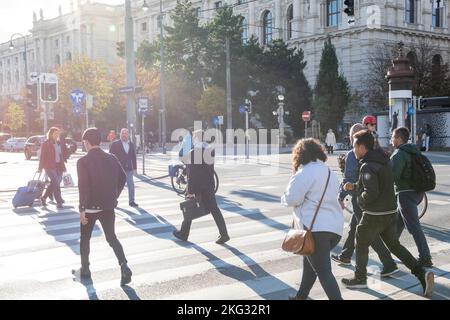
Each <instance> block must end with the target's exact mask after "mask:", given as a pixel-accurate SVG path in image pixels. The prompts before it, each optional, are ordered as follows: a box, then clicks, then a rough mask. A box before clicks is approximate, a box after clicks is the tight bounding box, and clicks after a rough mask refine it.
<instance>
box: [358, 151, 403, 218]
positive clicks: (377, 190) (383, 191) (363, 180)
mask: <svg viewBox="0 0 450 320" xmlns="http://www.w3.org/2000/svg"><path fill="white" fill-rule="evenodd" d="M389 162H390V159H389V157H388V156H387V155H386V154H385V153H384V152H383V151H382V150H381V149H376V150H373V151H369V152H368V153H367V154H366V156H365V157H364V158H363V159H361V161H360V171H359V172H360V173H359V180H358V185H357V196H358V204H359V206H360V208H361V209H362V211H363V212H364V213H367V214H372V215H385V214H393V213H396V211H397V199H396V196H395V189H394V175H393V174H392V169H391V167H390V163H389Z"/></svg>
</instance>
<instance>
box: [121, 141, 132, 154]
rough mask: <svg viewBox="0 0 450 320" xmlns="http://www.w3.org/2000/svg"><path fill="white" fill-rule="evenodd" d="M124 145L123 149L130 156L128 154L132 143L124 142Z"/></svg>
mask: <svg viewBox="0 0 450 320" xmlns="http://www.w3.org/2000/svg"><path fill="white" fill-rule="evenodd" d="M122 145H123V149H124V150H125V153H126V154H128V152H130V143H129V142H128V141H127V142H123V141H122Z"/></svg>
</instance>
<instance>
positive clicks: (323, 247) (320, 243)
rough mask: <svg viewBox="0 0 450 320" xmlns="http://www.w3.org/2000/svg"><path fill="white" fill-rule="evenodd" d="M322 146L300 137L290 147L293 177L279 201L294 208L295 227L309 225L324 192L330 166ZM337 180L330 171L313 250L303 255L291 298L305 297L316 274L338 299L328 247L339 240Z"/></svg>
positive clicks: (314, 231) (340, 222)
mask: <svg viewBox="0 0 450 320" xmlns="http://www.w3.org/2000/svg"><path fill="white" fill-rule="evenodd" d="M326 160H327V156H326V154H325V151H324V149H323V148H322V146H321V145H320V144H319V143H317V142H316V141H315V140H313V139H306V140H305V139H304V140H300V141H299V142H298V143H297V145H296V146H295V147H294V150H293V160H292V165H293V170H294V176H293V177H292V179H291V181H290V182H289V185H288V187H287V190H286V193H285V194H284V196H283V197H282V198H281V203H282V204H283V205H285V206H287V207H293V208H294V213H293V215H294V221H295V225H296V226H297V228H298V227H299V226H300V228H302V227H303V229H308V228H310V227H311V223H312V220H313V218H314V214H315V212H316V209H317V206H318V205H319V202H320V199H321V197H322V195H323V193H324V190H325V186H326V182H327V178H328V173H329V172H330V171H329V168H328V167H327V166H326V165H325V162H326ZM338 193H339V181H338V178H337V177H336V175H335V174H334V173H333V172H331V175H330V181H329V184H328V188H327V190H326V192H325V196H324V199H323V202H322V205H321V206H320V209H319V212H318V214H317V218H316V221H315V224H314V227H313V229H312V234H313V238H314V241H315V252H314V254H313V255H311V256H305V257H304V258H303V277H302V282H301V285H300V289H299V291H298V293H297V295H296V296H294V297H289V299H290V300H306V299H307V298H308V295H309V292H310V290H311V288H312V287H313V285H314V283H315V281H316V279H317V277H318V278H319V281H320V283H321V285H322V287H323V289H324V290H325V293H326V294H327V296H328V298H329V299H330V300H341V299H342V296H341V292H340V290H339V286H338V284H337V282H336V278H335V277H334V275H333V272H332V270H331V259H330V252H331V250H332V249H333V248H334V247H335V246H336V245H337V244H338V243H339V241H340V240H341V237H342V234H343V229H344V215H343V212H342V208H341V206H340V205H339V202H338Z"/></svg>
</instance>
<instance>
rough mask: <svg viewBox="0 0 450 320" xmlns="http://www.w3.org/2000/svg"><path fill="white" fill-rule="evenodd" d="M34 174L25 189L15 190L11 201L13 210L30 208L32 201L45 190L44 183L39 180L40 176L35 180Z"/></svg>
mask: <svg viewBox="0 0 450 320" xmlns="http://www.w3.org/2000/svg"><path fill="white" fill-rule="evenodd" d="M36 174H37V173H36ZM36 174H35V175H34V177H33V180H31V181H30V182H28V185H27V186H26V187H20V188H19V189H17V192H16V194H15V196H14V198H13V200H12V204H13V207H14V209H16V208H18V207H32V206H33V203H34V200H35V199H38V198H40V197H41V196H42V192H43V191H44V189H45V182H44V181H43V180H41V174H39V177H38V179H37V180H36V179H35V178H36Z"/></svg>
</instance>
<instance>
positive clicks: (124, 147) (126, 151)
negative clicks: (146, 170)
mask: <svg viewBox="0 0 450 320" xmlns="http://www.w3.org/2000/svg"><path fill="white" fill-rule="evenodd" d="M109 153H111V154H113V155H115V156H116V157H117V159H119V161H120V164H121V165H122V168H123V169H124V170H125V173H126V174H127V187H128V200H129V204H130V206H131V207H134V208H136V207H139V206H138V205H137V203H136V202H135V201H134V200H135V199H134V196H135V189H134V175H135V174H136V173H137V159H136V149H135V146H134V143H133V142H131V141H130V133H129V132H128V129H122V130H121V131H120V140H117V141H114V142H113V143H112V144H111V147H110V149H109Z"/></svg>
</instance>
